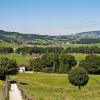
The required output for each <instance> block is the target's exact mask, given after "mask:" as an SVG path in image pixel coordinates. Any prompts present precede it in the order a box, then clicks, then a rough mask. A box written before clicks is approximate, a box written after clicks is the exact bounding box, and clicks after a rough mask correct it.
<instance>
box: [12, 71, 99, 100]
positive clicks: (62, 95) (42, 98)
mask: <svg viewBox="0 0 100 100" xmlns="http://www.w3.org/2000/svg"><path fill="white" fill-rule="evenodd" d="M12 78H13V79H15V80H17V81H18V82H20V84H21V86H22V88H23V89H24V91H26V93H27V94H29V95H31V96H32V97H33V98H34V99H35V100H100V75H90V79H89V82H88V84H87V86H84V87H81V90H79V89H78V88H77V87H75V86H72V85H71V84H70V83H69V81H68V77H67V75H66V74H52V73H51V74H50V73H49V74H48V73H33V74H25V73H24V74H18V75H17V76H13V77H12Z"/></svg>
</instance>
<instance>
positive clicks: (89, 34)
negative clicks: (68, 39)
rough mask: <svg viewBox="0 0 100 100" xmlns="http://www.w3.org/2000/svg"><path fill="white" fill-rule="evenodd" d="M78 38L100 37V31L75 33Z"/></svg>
mask: <svg viewBox="0 0 100 100" xmlns="http://www.w3.org/2000/svg"><path fill="white" fill-rule="evenodd" d="M75 36H76V37H77V38H100V31H88V32H81V33H77V34H75Z"/></svg>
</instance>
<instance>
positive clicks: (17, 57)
mask: <svg viewBox="0 0 100 100" xmlns="http://www.w3.org/2000/svg"><path fill="white" fill-rule="evenodd" d="M0 57H7V58H9V59H15V60H16V61H17V63H18V64H27V63H28V57H26V56H22V55H20V54H0Z"/></svg>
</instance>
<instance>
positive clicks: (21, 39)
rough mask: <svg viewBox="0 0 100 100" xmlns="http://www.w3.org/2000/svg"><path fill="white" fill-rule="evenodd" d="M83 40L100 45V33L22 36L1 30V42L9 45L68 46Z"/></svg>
mask: <svg viewBox="0 0 100 100" xmlns="http://www.w3.org/2000/svg"><path fill="white" fill-rule="evenodd" d="M82 39H84V41H85V40H88V41H89V39H91V41H96V42H97V43H98V42H99V43H100V31H90V32H81V33H77V34H72V35H66V36H48V35H39V34H22V33H18V32H8V31H3V30H0V42H8V43H19V44H23V43H25V44H32V43H38V44H41V43H42V44H54V43H55V44H57V43H58V44H59V43H60V44H66V43H81V41H82ZM86 43H87V42H86ZM91 43H92V42H91ZM94 43H95V42H94Z"/></svg>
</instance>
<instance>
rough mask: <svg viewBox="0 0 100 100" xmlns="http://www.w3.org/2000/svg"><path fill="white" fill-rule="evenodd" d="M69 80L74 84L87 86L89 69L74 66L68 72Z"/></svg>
mask: <svg viewBox="0 0 100 100" xmlns="http://www.w3.org/2000/svg"><path fill="white" fill-rule="evenodd" d="M68 79H69V82H70V83H71V84H72V85H74V86H78V88H79V89H80V86H85V85H86V84H87V83H88V80H89V76H88V73H87V71H86V70H85V69H84V68H82V67H74V68H72V69H71V71H70V72H69V74H68Z"/></svg>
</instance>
